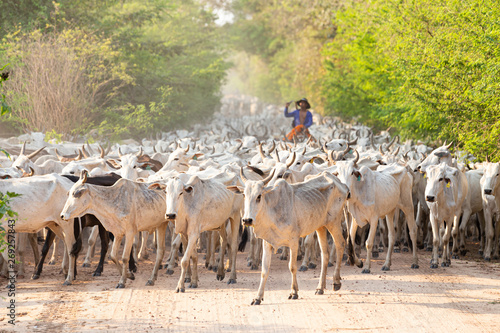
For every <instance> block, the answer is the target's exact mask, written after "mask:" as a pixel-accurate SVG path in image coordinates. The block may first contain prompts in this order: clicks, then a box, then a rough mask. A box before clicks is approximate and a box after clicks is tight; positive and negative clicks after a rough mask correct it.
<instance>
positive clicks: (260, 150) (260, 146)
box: [259, 142, 266, 162]
mask: <svg viewBox="0 0 500 333" xmlns="http://www.w3.org/2000/svg"><path fill="white" fill-rule="evenodd" d="M262 144H263V143H262V142H261V143H259V155H260V157H261V158H262V162H264V160H265V159H266V155H265V154H264V150H262Z"/></svg>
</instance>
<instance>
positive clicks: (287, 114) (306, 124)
mask: <svg viewBox="0 0 500 333" xmlns="http://www.w3.org/2000/svg"><path fill="white" fill-rule="evenodd" d="M285 117H287V118H291V117H293V127H296V126H298V125H300V110H299V109H297V110H295V111H292V112H288V108H287V107H285ZM312 123H313V116H312V113H311V112H310V111H307V114H306V119H305V120H304V127H305V128H308V127H309V126H311V125H312Z"/></svg>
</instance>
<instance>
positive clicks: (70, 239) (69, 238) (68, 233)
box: [62, 224, 76, 286]
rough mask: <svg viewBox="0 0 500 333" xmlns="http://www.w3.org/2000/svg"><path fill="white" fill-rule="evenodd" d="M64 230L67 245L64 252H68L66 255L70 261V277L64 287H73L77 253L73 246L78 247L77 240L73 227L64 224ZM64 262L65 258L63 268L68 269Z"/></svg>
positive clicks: (68, 276)
mask: <svg viewBox="0 0 500 333" xmlns="http://www.w3.org/2000/svg"><path fill="white" fill-rule="evenodd" d="M62 229H63V233H64V239H63V240H64V245H65V249H64V250H65V251H64V252H66V255H67V256H68V259H69V260H68V261H69V265H68V275H67V277H66V280H65V281H64V283H63V285H65V286H68V285H71V283H72V281H73V280H74V279H75V265H76V252H75V251H74V250H75V249H74V248H73V246H74V245H76V239H75V233H74V230H73V225H71V224H64V227H62ZM64 262H65V258H63V267H66V265H65V263H64ZM63 270H64V268H63Z"/></svg>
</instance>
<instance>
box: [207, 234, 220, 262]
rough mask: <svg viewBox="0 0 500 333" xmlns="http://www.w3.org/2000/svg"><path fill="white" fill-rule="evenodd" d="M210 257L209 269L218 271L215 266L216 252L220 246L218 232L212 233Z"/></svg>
mask: <svg viewBox="0 0 500 333" xmlns="http://www.w3.org/2000/svg"><path fill="white" fill-rule="evenodd" d="M209 236H210V257H209V261H208V269H211V270H214V271H215V270H216V267H215V264H216V260H215V253H216V252H215V251H216V250H217V245H219V244H220V240H219V237H220V235H219V232H218V231H217V230H213V231H210V235H209Z"/></svg>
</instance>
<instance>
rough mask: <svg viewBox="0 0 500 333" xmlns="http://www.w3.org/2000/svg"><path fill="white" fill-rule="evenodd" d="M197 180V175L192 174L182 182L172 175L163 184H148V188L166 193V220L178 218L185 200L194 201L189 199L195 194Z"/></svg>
mask: <svg viewBox="0 0 500 333" xmlns="http://www.w3.org/2000/svg"><path fill="white" fill-rule="evenodd" d="M199 180H200V179H199V178H198V176H192V177H191V178H190V179H189V181H188V182H187V183H184V182H183V181H182V179H180V178H179V177H172V178H170V179H168V180H167V182H166V183H165V184H162V183H153V184H151V185H149V189H161V190H164V191H165V193H166V196H165V203H166V206H167V209H166V211H165V219H166V220H169V221H173V220H175V219H176V218H178V213H179V210H180V208H181V205H184V204H185V201H186V200H188V201H189V202H190V203H192V202H193V201H194V200H189V199H191V197H193V196H194V195H195V193H196V187H197V183H198V181H199Z"/></svg>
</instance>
